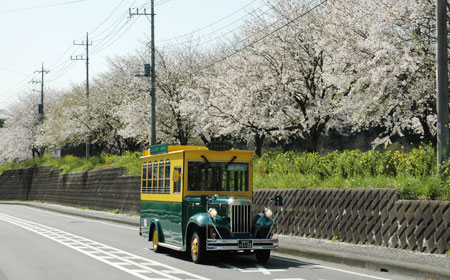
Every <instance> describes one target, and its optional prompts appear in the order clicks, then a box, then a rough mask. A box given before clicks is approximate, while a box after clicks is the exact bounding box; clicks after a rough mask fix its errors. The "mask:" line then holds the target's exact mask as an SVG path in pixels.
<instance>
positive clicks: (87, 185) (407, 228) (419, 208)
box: [0, 167, 450, 254]
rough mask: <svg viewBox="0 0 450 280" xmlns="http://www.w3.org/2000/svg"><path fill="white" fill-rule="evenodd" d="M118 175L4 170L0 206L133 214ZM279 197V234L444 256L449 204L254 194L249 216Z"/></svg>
mask: <svg viewBox="0 0 450 280" xmlns="http://www.w3.org/2000/svg"><path fill="white" fill-rule="evenodd" d="M123 174H124V170H123V169H121V168H113V169H103V170H94V171H87V172H77V173H69V174H62V172H61V170H52V169H50V168H49V167H41V168H29V169H17V170H9V171H4V172H3V173H2V174H1V175H0V200H39V201H40V200H42V201H48V202H54V203H60V204H65V205H71V206H76V207H88V208H91V209H98V210H106V209H112V210H115V209H119V210H120V211H123V212H139V186H140V177H139V176H124V175H123ZM276 195H281V196H282V197H283V200H284V206H283V211H281V209H278V210H277V209H276V208H275V207H272V206H271V208H272V210H274V214H277V212H279V214H278V215H279V218H278V229H277V231H278V233H280V234H286V235H297V236H304V237H312V238H322V239H337V240H339V241H342V242H349V243H357V244H373V245H379V246H386V247H392V248H402V249H410V250H417V251H421V252H429V253H439V254H443V253H445V252H446V251H448V250H450V202H448V201H445V202H438V201H398V200H397V196H396V191H395V190H393V189H286V190H285V189H283V190H256V191H255V192H254V203H255V207H254V210H255V211H262V210H263V208H264V207H265V206H267V205H268V203H267V201H268V198H271V197H275V196H276Z"/></svg>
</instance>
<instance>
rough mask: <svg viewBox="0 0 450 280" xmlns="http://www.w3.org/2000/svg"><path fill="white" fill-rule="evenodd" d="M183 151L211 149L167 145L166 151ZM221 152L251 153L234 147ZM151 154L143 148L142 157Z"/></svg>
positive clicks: (206, 149)
mask: <svg viewBox="0 0 450 280" xmlns="http://www.w3.org/2000/svg"><path fill="white" fill-rule="evenodd" d="M184 151H213V150H209V149H208V148H207V147H206V146H188V145H176V146H167V153H172V152H184ZM223 152H244V153H253V152H251V151H243V150H235V149H234V148H233V149H231V150H228V151H223ZM158 154H164V153H157V154H154V155H158ZM148 156H152V154H151V153H150V149H147V150H144V152H143V154H142V157H148Z"/></svg>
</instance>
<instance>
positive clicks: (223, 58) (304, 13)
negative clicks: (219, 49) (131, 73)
mask: <svg viewBox="0 0 450 280" xmlns="http://www.w3.org/2000/svg"><path fill="white" fill-rule="evenodd" d="M313 1H315V0H311V1H310V2H308V5H309V4H311V3H312V2H313ZM326 2H327V0H323V1H321V2H320V3H319V4H317V5H315V6H313V7H312V8H310V9H309V10H307V11H305V12H303V13H301V14H300V15H298V16H297V17H295V18H293V19H291V20H289V21H287V22H286V23H284V24H282V25H281V26H279V27H277V28H275V29H274V30H272V31H271V32H269V33H267V34H265V35H264V36H262V37H260V38H259V39H256V40H255V41H253V42H251V43H249V44H247V45H245V46H244V47H242V48H239V49H235V50H234V51H233V52H231V53H230V54H229V55H227V56H225V57H222V58H220V59H217V60H215V61H213V62H212V63H210V64H208V65H207V66H205V67H202V68H200V69H198V70H196V71H193V72H192V73H190V74H189V75H193V74H196V73H198V72H200V71H203V70H205V69H208V68H210V67H211V66H213V65H215V64H216V63H219V62H221V61H224V60H226V59H228V58H230V57H231V56H233V55H236V54H237V53H239V52H241V51H243V50H245V49H246V48H248V47H251V46H253V45H254V44H256V43H258V42H260V41H262V40H264V39H265V38H267V37H269V36H271V35H273V34H274V33H276V32H278V31H280V30H281V29H283V28H285V27H286V26H288V25H290V24H292V23H293V22H295V21H297V20H299V19H300V18H302V17H304V16H305V15H307V14H308V13H310V12H311V11H313V10H315V9H316V8H318V7H319V6H321V5H323V4H324V3H326ZM277 23H278V21H277V22H274V23H272V24H271V25H270V26H269V27H271V26H273V25H275V24H277ZM257 33H259V32H257ZM254 35H255V34H254ZM254 35H252V36H250V37H247V38H245V39H244V40H241V41H239V42H238V44H239V43H241V42H244V41H247V40H249V39H250V38H251V37H253V36H254ZM236 45H237V44H236ZM231 49H232V48H228V50H231ZM223 52H225V51H223Z"/></svg>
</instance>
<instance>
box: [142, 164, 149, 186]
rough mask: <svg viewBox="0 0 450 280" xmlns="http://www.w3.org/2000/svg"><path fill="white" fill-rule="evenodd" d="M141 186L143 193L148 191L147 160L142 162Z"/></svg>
mask: <svg viewBox="0 0 450 280" xmlns="http://www.w3.org/2000/svg"><path fill="white" fill-rule="evenodd" d="M141 187H142V188H141V191H142V192H143V193H145V192H147V188H148V185H147V163H146V162H144V163H143V164H142V182H141Z"/></svg>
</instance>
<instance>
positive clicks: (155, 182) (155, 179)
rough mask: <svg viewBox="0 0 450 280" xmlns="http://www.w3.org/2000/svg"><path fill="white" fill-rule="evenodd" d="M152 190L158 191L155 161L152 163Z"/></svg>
mask: <svg viewBox="0 0 450 280" xmlns="http://www.w3.org/2000/svg"><path fill="white" fill-rule="evenodd" d="M152 192H153V193H156V192H158V162H157V161H155V162H154V163H153V188H152Z"/></svg>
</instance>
